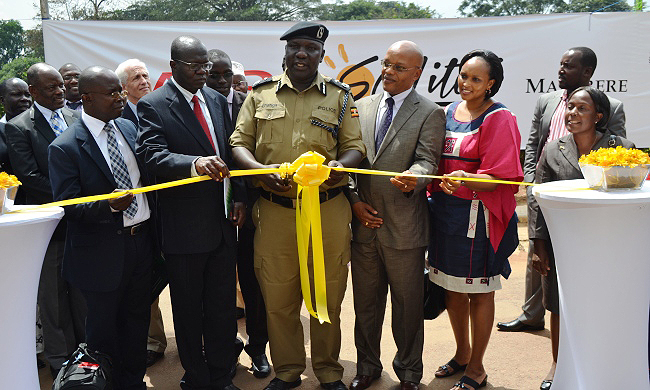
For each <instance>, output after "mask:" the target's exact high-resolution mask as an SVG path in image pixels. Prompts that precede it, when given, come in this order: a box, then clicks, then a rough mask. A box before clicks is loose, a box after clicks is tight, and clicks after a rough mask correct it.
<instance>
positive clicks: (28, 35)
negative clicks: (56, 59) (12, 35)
mask: <svg viewBox="0 0 650 390" xmlns="http://www.w3.org/2000/svg"><path fill="white" fill-rule="evenodd" d="M25 55H28V56H33V57H45V49H44V47H43V28H42V27H41V25H38V26H37V27H36V28H33V29H31V30H27V31H25Z"/></svg>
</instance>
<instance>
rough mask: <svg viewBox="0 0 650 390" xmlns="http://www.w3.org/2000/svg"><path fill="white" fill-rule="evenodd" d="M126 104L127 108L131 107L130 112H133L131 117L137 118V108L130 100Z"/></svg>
mask: <svg viewBox="0 0 650 390" xmlns="http://www.w3.org/2000/svg"><path fill="white" fill-rule="evenodd" d="M126 103H127V104H128V105H129V107H131V111H133V115H135V117H136V118H137V117H138V106H136V105H135V104H133V103H131V101H130V100H127V101H126Z"/></svg>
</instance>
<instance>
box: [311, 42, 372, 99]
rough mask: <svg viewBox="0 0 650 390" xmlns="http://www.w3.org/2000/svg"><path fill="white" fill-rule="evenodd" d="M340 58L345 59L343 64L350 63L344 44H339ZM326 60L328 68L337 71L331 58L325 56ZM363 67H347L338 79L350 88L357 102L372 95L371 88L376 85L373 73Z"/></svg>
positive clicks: (359, 65) (355, 65) (356, 65)
mask: <svg viewBox="0 0 650 390" xmlns="http://www.w3.org/2000/svg"><path fill="white" fill-rule="evenodd" d="M339 56H340V57H341V59H343V62H345V63H346V64H347V63H348V54H347V53H346V52H345V46H343V44H342V43H341V44H339ZM324 60H325V63H326V64H327V66H329V67H330V68H332V69H336V64H335V63H334V61H332V59H331V58H330V57H329V56H325V59H324ZM375 60H376V59H375ZM364 62H366V61H364ZM363 65H364V64H363V63H359V64H352V65H347V66H346V67H344V68H343V69H342V70H341V71H340V72H339V74H338V76H337V77H336V78H337V79H338V80H340V81H342V82H344V83H346V84H348V85H349V86H350V88H351V91H352V95H353V96H354V99H355V100H358V99H361V98H362V97H364V96H368V95H370V93H371V91H370V87H371V86H372V85H374V83H375V77H374V76H373V74H372V72H371V71H369V70H368V69H367V68H366V67H365V66H363Z"/></svg>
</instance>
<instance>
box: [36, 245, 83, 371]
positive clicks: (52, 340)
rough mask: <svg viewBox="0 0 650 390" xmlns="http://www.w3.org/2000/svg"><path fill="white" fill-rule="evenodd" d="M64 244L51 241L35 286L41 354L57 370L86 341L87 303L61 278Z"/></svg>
mask: <svg viewBox="0 0 650 390" xmlns="http://www.w3.org/2000/svg"><path fill="white" fill-rule="evenodd" d="M64 246H65V241H62V240H57V239H52V240H51V241H50V244H49V245H48V247H47V251H46V252H45V259H44V260H43V267H42V268H41V277H40V281H39V285H38V305H39V307H40V315H41V324H42V325H43V344H44V347H45V351H44V355H45V359H46V360H47V362H48V363H49V364H50V366H51V367H52V369H54V370H58V369H60V368H61V365H62V364H63V362H65V361H66V360H68V357H69V356H70V354H72V353H73V352H74V351H75V350H76V349H77V346H78V345H79V343H81V342H83V341H84V339H85V330H84V328H85V321H86V300H85V299H84V297H83V295H82V294H81V292H80V291H79V290H78V289H76V288H74V287H72V286H71V285H70V284H69V283H68V282H67V281H65V280H64V279H63V277H62V276H61V262H62V261H63V248H64Z"/></svg>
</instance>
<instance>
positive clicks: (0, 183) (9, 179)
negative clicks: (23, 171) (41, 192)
mask: <svg viewBox="0 0 650 390" xmlns="http://www.w3.org/2000/svg"><path fill="white" fill-rule="evenodd" d="M21 184H22V183H21V182H20V181H18V179H17V178H16V176H14V175H10V174H8V173H7V172H0V188H9V187H15V186H19V185H21Z"/></svg>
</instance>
